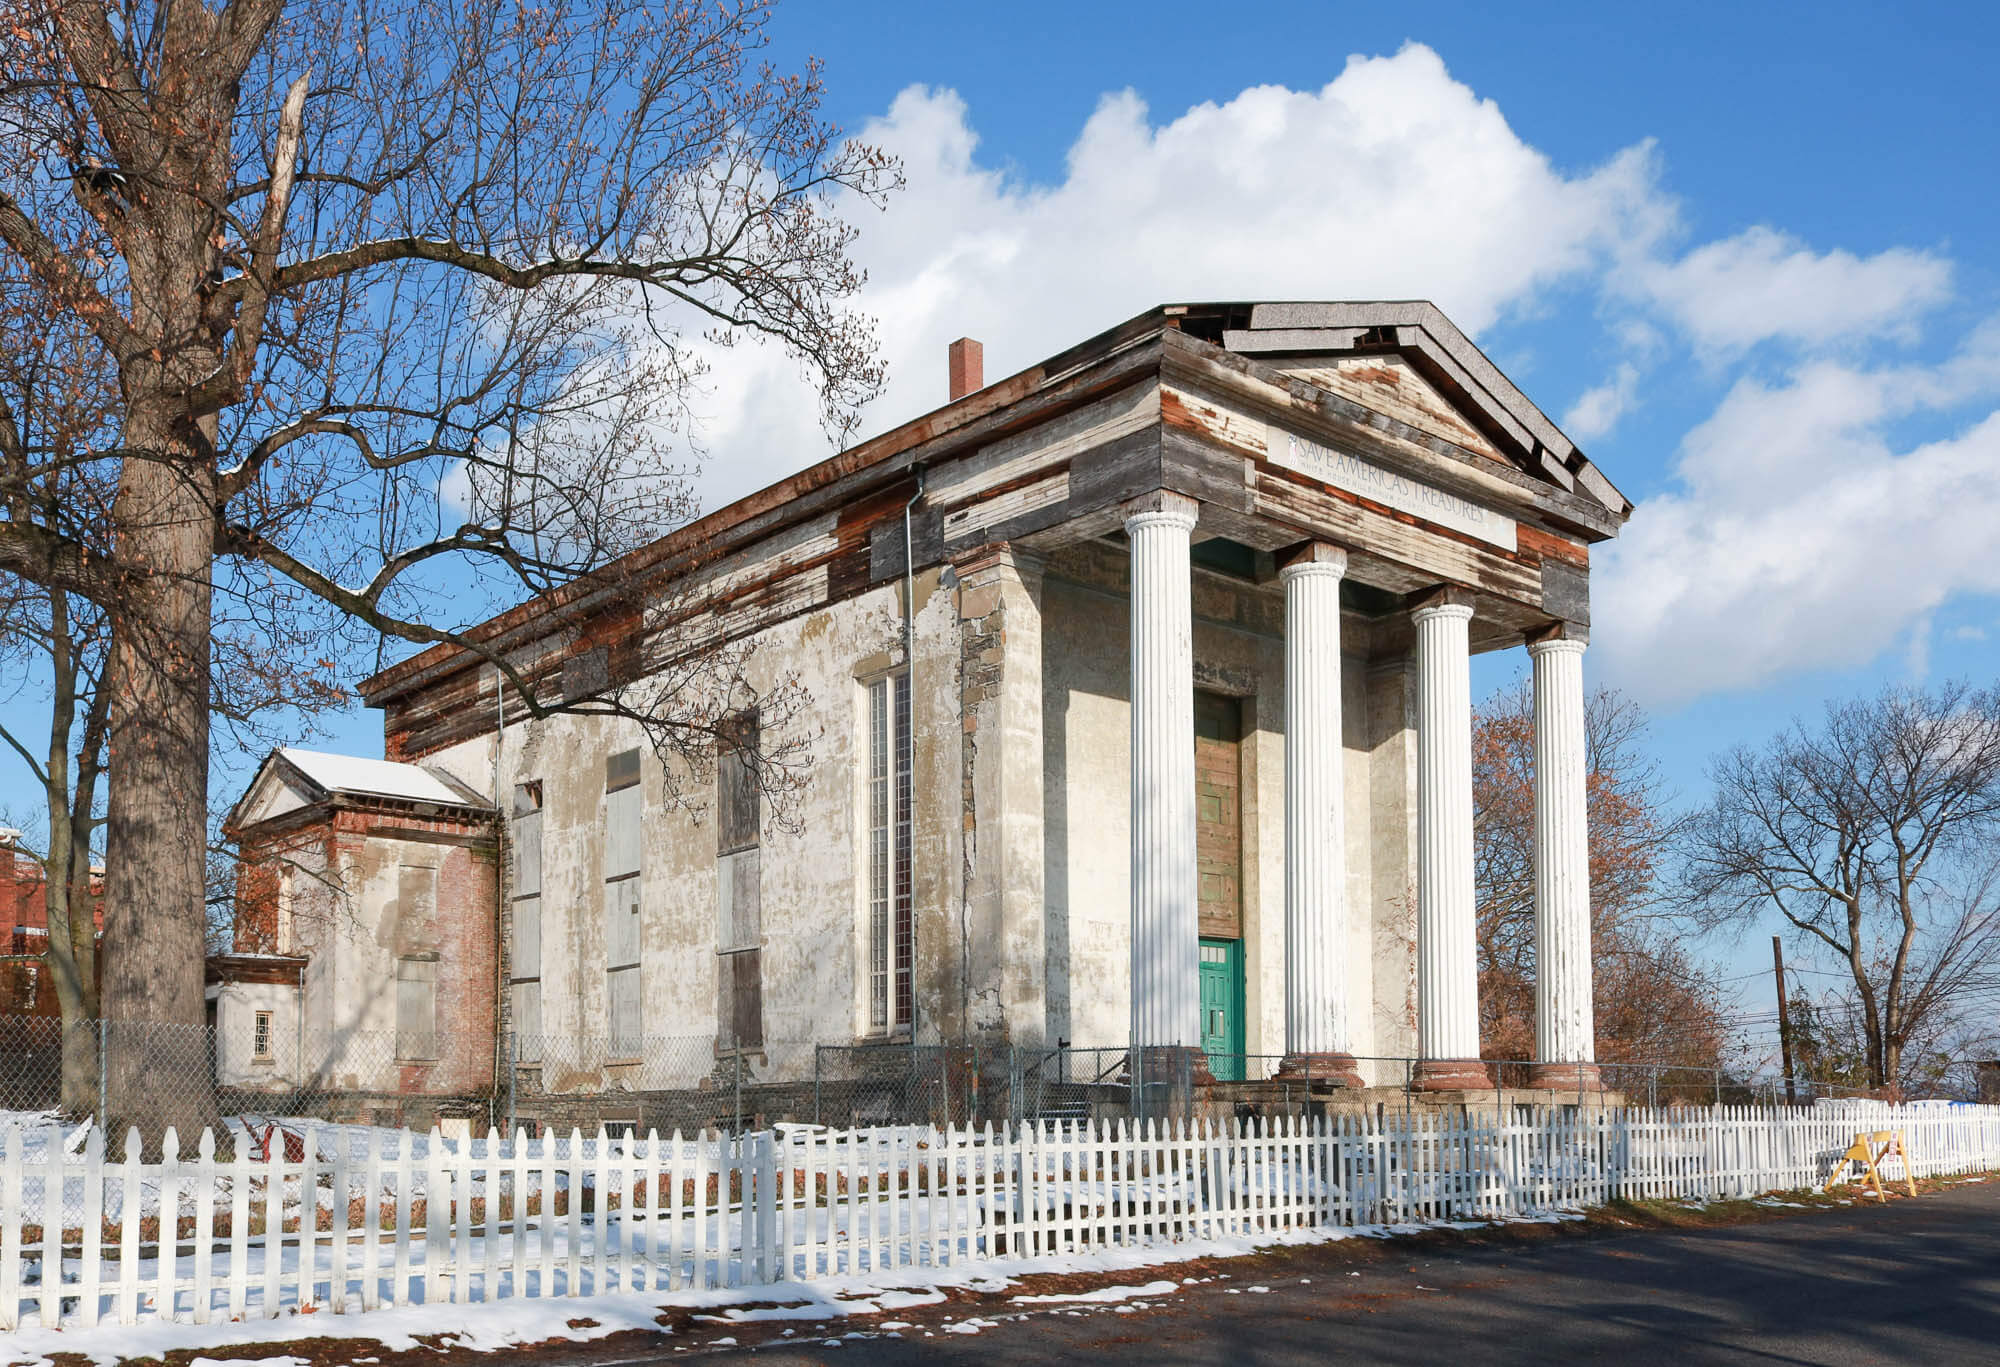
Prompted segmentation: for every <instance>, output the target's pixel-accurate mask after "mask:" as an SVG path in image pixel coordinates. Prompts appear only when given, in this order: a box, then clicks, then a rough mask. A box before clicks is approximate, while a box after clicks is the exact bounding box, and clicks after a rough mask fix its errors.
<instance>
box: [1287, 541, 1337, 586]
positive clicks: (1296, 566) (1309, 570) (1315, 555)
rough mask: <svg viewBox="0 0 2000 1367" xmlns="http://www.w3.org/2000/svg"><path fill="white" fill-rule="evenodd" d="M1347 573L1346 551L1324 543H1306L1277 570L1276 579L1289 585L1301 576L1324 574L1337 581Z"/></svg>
mask: <svg viewBox="0 0 2000 1367" xmlns="http://www.w3.org/2000/svg"><path fill="white" fill-rule="evenodd" d="M1346 573H1347V551H1346V549H1345V548H1343V547H1340V546H1330V545H1328V544H1327V543H1326V542H1324V541H1313V542H1308V543H1307V544H1306V545H1305V546H1304V547H1303V548H1301V549H1300V550H1298V551H1297V552H1295V553H1294V554H1293V555H1292V556H1291V557H1290V558H1289V559H1287V560H1286V561H1285V563H1284V565H1283V566H1282V567H1281V568H1280V569H1279V570H1278V578H1279V579H1280V580H1281V581H1283V582H1285V583H1290V582H1291V581H1292V580H1293V579H1296V578H1297V577H1298V576H1300V575H1302V574H1325V575H1331V576H1332V577H1333V578H1335V579H1338V578H1340V577H1341V576H1343V575H1345V574H1346Z"/></svg>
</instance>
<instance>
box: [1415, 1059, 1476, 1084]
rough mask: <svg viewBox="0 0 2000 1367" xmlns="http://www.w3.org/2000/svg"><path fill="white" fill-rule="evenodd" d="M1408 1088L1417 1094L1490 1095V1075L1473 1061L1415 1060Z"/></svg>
mask: <svg viewBox="0 0 2000 1367" xmlns="http://www.w3.org/2000/svg"><path fill="white" fill-rule="evenodd" d="M1410 1086H1411V1087H1412V1088H1414V1089H1415V1090H1417V1091H1419V1092H1490V1091H1492V1090H1493V1075H1492V1074H1491V1073H1489V1072H1487V1071H1486V1064H1485V1063H1484V1062H1482V1061H1481V1060H1479V1059H1476V1058H1427V1059H1420V1060H1418V1062H1417V1071H1416V1076H1414V1077H1413V1078H1411V1079H1410Z"/></svg>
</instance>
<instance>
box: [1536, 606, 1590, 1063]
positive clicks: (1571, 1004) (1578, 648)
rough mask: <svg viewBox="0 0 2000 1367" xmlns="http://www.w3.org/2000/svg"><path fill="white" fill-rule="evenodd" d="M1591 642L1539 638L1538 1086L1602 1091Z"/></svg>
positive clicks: (1537, 851) (1537, 645)
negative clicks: (1593, 916)
mask: <svg viewBox="0 0 2000 1367" xmlns="http://www.w3.org/2000/svg"><path fill="white" fill-rule="evenodd" d="M1583 646H1584V643H1583V642H1582V641H1577V640H1547V641H1535V642H1533V643H1531V644H1530V645H1529V646H1528V654H1529V655H1530V656H1531V657H1532V658H1533V659H1534V662H1535V1057H1536V1059H1537V1060H1539V1062H1538V1063H1537V1064H1536V1066H1535V1067H1534V1068H1533V1069H1532V1070H1531V1072H1532V1076H1533V1081H1534V1083H1535V1085H1536V1086H1538V1087H1563V1088H1571V1087H1596V1086H1597V1085H1598V1075H1597V1065H1596V1062H1595V1060H1596V1057H1597V1035H1596V1024H1595V1016H1594V1012H1593V1009H1592V1006H1591V980H1590V968H1591V965H1590V834H1589V830H1588V823H1587V817H1586V815H1585V811H1586V805H1587V804H1586V791H1585V784H1586V782H1587V778H1586V772H1585V755H1584V724H1583Z"/></svg>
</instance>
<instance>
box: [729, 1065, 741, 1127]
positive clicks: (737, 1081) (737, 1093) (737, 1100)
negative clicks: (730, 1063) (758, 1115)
mask: <svg viewBox="0 0 2000 1367" xmlns="http://www.w3.org/2000/svg"><path fill="white" fill-rule="evenodd" d="M730 1076H731V1079H732V1085H731V1088H730V1092H731V1099H732V1102H733V1104H734V1107H735V1111H736V1131H735V1132H736V1133H737V1134H739V1135H740V1134H742V1133H743V1051H742V1050H741V1049H738V1050H737V1051H736V1066H735V1067H734V1068H733V1069H731V1070H730Z"/></svg>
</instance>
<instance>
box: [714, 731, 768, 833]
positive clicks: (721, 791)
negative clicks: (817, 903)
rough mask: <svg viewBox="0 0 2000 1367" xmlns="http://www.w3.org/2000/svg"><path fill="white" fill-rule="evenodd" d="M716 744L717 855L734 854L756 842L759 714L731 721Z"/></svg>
mask: <svg viewBox="0 0 2000 1367" xmlns="http://www.w3.org/2000/svg"><path fill="white" fill-rule="evenodd" d="M721 729H722V739H720V740H719V741H717V742H716V756H715V786H716V793H715V809H716V810H715V828H716V839H717V844H716V852H717V853H718V854H734V853H735V852H736V851H737V850H747V849H749V848H750V847H751V846H753V845H755V844H756V843H757V831H758V827H759V825H760V824H761V817H762V810H761V808H762V803H761V802H760V798H761V797H762V793H761V792H760V790H759V788H758V783H757V714H756V713H755V712H744V713H741V714H739V715H738V716H736V717H734V718H731V719H730V721H729V722H728V723H726V724H725V725H724V726H723V727H722V728H721Z"/></svg>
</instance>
